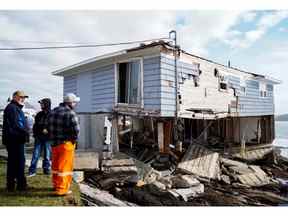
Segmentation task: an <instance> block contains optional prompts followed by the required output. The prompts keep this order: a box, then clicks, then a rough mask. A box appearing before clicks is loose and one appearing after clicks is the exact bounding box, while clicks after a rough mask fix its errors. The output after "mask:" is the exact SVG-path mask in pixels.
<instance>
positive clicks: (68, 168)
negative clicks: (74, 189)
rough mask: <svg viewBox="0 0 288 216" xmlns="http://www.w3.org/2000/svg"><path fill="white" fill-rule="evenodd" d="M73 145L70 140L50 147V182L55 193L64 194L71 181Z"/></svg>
mask: <svg viewBox="0 0 288 216" xmlns="http://www.w3.org/2000/svg"><path fill="white" fill-rule="evenodd" d="M74 149H75V145H74V144H73V143H72V142H70V141H65V142H63V144H60V145H57V146H55V147H52V183H53V187H54V190H55V193H56V194H57V195H64V194H66V193H67V192H68V191H69V189H70V185H71V182H72V175H73V163H74Z"/></svg>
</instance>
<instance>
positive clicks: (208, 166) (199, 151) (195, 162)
mask: <svg viewBox="0 0 288 216" xmlns="http://www.w3.org/2000/svg"><path fill="white" fill-rule="evenodd" d="M177 168H178V169H179V170H181V171H183V172H185V173H188V174H195V175H199V176H201V177H206V178H213V179H214V178H216V177H217V176H218V174H219V170H220V168H219V154H218V153H215V152H212V151H209V150H208V149H206V148H204V147H202V146H200V145H191V146H190V147H189V148H188V150H187V151H186V153H185V155H184V157H183V159H182V161H181V162H180V163H179V164H178V166H177Z"/></svg>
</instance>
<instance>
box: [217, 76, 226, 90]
mask: <svg viewBox="0 0 288 216" xmlns="http://www.w3.org/2000/svg"><path fill="white" fill-rule="evenodd" d="M219 88H220V90H228V79H227V77H226V76H223V75H221V76H219Z"/></svg>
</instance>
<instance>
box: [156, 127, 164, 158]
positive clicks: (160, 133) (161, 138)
mask: <svg viewBox="0 0 288 216" xmlns="http://www.w3.org/2000/svg"><path fill="white" fill-rule="evenodd" d="M157 135H158V148H159V152H160V153H164V124H163V122H158V123H157Z"/></svg>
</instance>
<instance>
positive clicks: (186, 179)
mask: <svg viewBox="0 0 288 216" xmlns="http://www.w3.org/2000/svg"><path fill="white" fill-rule="evenodd" d="M171 181H172V187H173V188H189V187H192V186H197V185H199V184H200V182H199V181H198V180H197V179H196V178H195V177H193V176H192V175H179V174H178V175H176V176H173V177H171Z"/></svg>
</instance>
